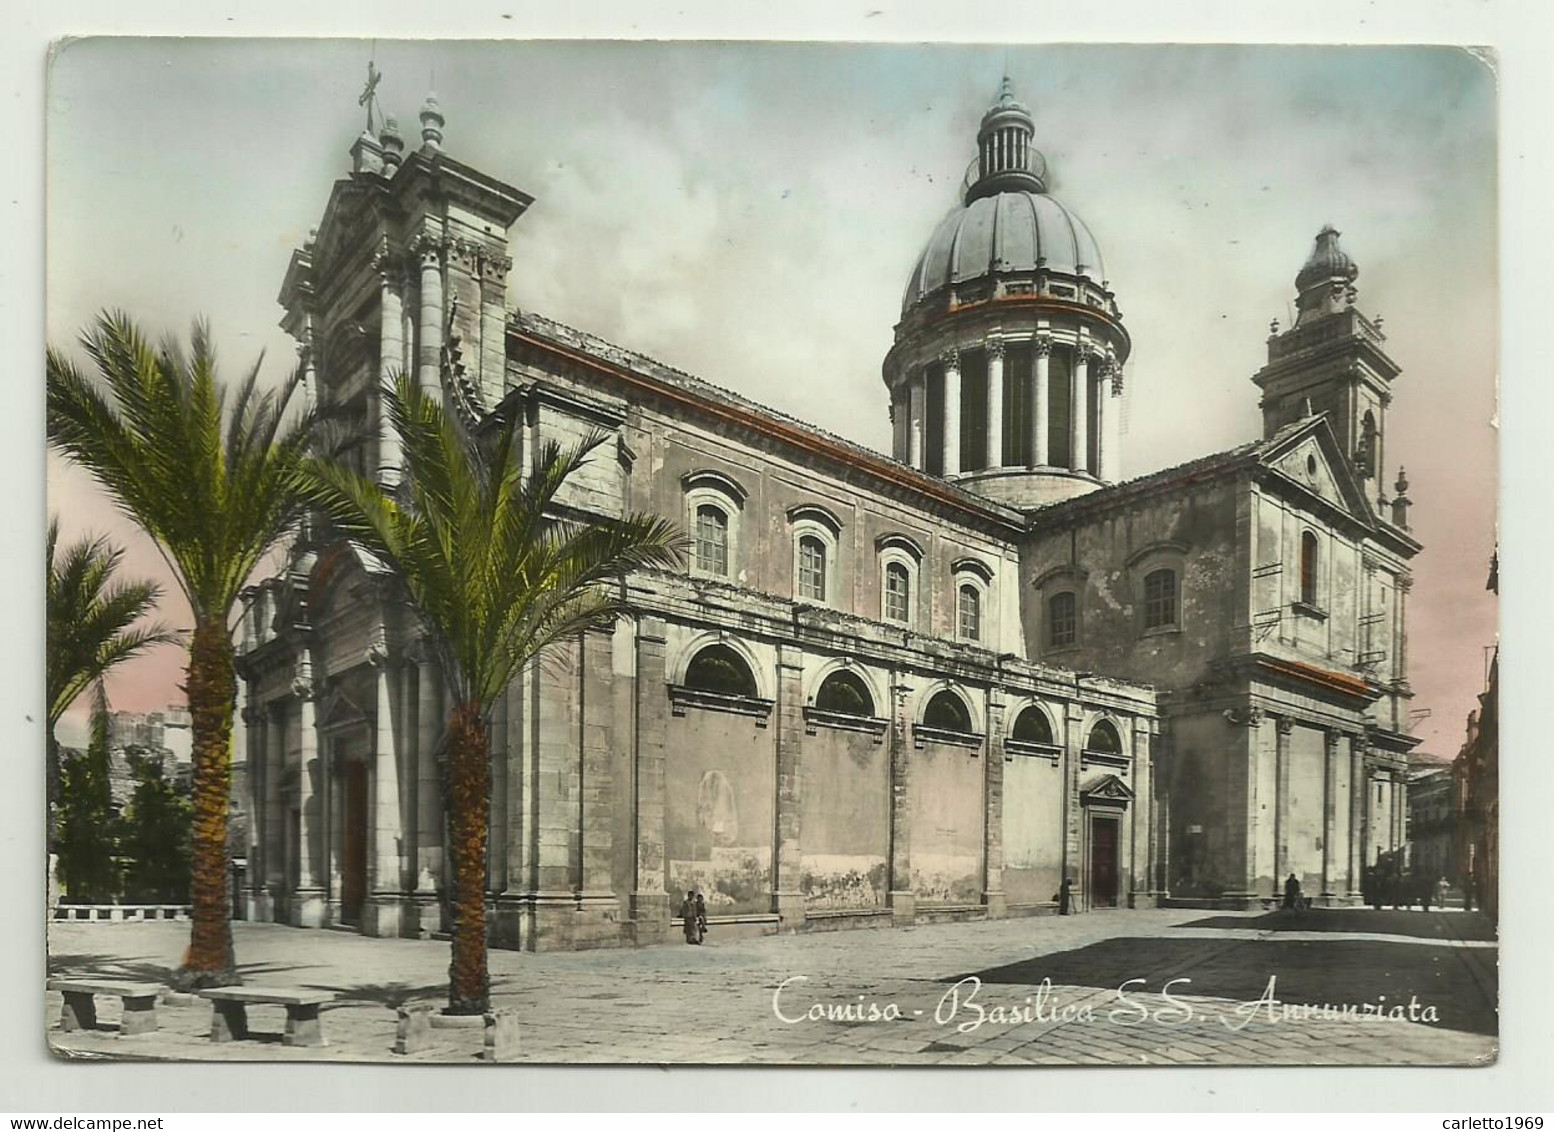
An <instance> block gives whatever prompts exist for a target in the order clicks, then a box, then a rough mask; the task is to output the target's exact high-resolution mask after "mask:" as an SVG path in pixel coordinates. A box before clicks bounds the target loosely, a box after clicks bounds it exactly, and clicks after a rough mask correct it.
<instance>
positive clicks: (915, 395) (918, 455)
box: [907, 369, 928, 471]
mask: <svg viewBox="0 0 1554 1132" xmlns="http://www.w3.org/2000/svg"><path fill="white" fill-rule="evenodd" d="M927 382H928V374H927V372H926V371H924V370H922V369H919V370H917V371H916V372H915V373H913V374H912V376H911V377H909V378H908V379H907V463H909V464H911V465H912V467H914V468H916V469H917V470H918V471H922V470H923V467H924V464H923V430H924V427H925V423H926V422H925V421H924V419H923V417H924V409H925V402H926V400H927Z"/></svg>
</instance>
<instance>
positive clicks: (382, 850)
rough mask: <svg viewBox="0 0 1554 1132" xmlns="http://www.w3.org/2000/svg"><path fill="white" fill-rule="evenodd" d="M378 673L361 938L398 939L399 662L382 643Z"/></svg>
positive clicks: (375, 652) (376, 658) (375, 661)
mask: <svg viewBox="0 0 1554 1132" xmlns="http://www.w3.org/2000/svg"><path fill="white" fill-rule="evenodd" d="M367 660H368V662H369V663H370V664H371V665H372V667H373V668H374V669H375V671H376V674H377V680H376V683H377V715H376V721H375V725H374V743H373V759H372V825H371V827H370V830H369V842H370V844H369V848H368V853H367V888H368V897H367V901H366V903H365V904H364V905H363V907H362V934H363V935H370V936H388V937H395V936H398V935H399V934H400V928H401V924H402V914H403V911H404V880H403V878H402V876H401V875H400V854H399V849H400V839H401V837H402V836H403V834H404V830H403V827H402V826H401V823H400V812H399V763H400V758H399V754H400V752H399V741H400V729H399V727H398V726H397V724H398V722H399V721H398V720H397V719H396V718H395V717H396V716H397V715H398V714H399V705H398V704H397V703H396V697H395V695H394V684H395V680H394V672H395V667H396V666H395V663H394V662H393V661H391V660H390V658H389V656H388V653H387V648H386V646H385V645H384V644H383V643H382V642H379V643H377V644H375V645H374V646H373V647H372V649H371V650H369V652H368V654H367Z"/></svg>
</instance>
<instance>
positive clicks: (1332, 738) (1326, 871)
mask: <svg viewBox="0 0 1554 1132" xmlns="http://www.w3.org/2000/svg"><path fill="white" fill-rule="evenodd" d="M1339 738H1340V736H1339V733H1338V731H1337V730H1335V729H1333V728H1328V730H1327V731H1326V732H1325V733H1324V734H1323V736H1322V892H1321V894H1320V895H1321V900H1322V903H1323V904H1324V905H1331V904H1333V903H1335V897H1336V896H1337V891H1336V889H1337V884H1338V877H1339V866H1340V863H1339V861H1338V859H1337V857H1336V855H1335V853H1334V848H1335V846H1334V842H1335V841H1336V840H1337V836H1338V741H1339Z"/></svg>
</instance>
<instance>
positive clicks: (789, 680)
mask: <svg viewBox="0 0 1554 1132" xmlns="http://www.w3.org/2000/svg"><path fill="white" fill-rule="evenodd" d="M803 665H804V653H803V650H802V649H799V648H796V647H795V646H793V645H786V644H784V645H778V646H777V709H776V715H777V801H776V813H777V826H776V828H777V844H776V845H775V846H773V853H772V911H773V912H776V913H777V917H778V919H777V925H778V928H779V929H788V928H800V927H803V926H804V887H803V882H802V870H803V847H802V846H803V829H802V811H801V809H800V807H801V806H802V804H803V800H804V667H803Z"/></svg>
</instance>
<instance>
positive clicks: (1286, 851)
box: [1273, 716, 1295, 895]
mask: <svg viewBox="0 0 1554 1132" xmlns="http://www.w3.org/2000/svg"><path fill="white" fill-rule="evenodd" d="M1274 727H1275V729H1276V730H1277V732H1278V738H1277V741H1276V742H1277V746H1276V748H1275V756H1274V767H1275V770H1274V778H1275V786H1274V818H1273V890H1274V893H1275V895H1277V894H1278V893H1280V892H1282V891H1283V890H1284V888H1283V886H1284V878H1285V877H1287V876H1289V873H1290V733H1291V732H1292V731H1294V730H1295V721H1294V720H1293V719H1290V718H1289V717H1288V716H1280V717H1279V718H1278V719H1276V720H1275V721H1274Z"/></svg>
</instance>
